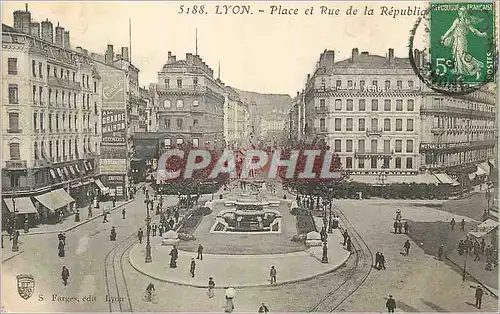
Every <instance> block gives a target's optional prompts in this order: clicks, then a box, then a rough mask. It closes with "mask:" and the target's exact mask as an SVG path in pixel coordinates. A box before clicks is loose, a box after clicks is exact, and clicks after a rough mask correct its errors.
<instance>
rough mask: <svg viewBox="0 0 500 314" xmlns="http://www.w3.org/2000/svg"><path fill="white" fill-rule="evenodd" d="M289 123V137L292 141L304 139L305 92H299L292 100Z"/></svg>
mask: <svg viewBox="0 0 500 314" xmlns="http://www.w3.org/2000/svg"><path fill="white" fill-rule="evenodd" d="M288 123H289V125H290V135H289V139H290V141H291V143H298V142H300V141H302V140H303V139H304V126H305V108H304V93H303V92H297V96H295V98H294V99H293V100H292V108H291V109H290V115H289V120H288Z"/></svg>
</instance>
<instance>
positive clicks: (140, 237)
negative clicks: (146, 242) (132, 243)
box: [137, 228, 144, 244]
mask: <svg viewBox="0 0 500 314" xmlns="http://www.w3.org/2000/svg"><path fill="white" fill-rule="evenodd" d="M137 237H138V238H139V244H142V238H143V237H144V232H143V231H142V228H139V231H137Z"/></svg>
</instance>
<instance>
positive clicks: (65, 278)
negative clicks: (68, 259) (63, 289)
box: [61, 266, 69, 286]
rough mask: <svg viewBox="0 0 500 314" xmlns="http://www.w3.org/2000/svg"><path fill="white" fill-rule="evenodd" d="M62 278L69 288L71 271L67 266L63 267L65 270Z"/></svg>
mask: <svg viewBox="0 0 500 314" xmlns="http://www.w3.org/2000/svg"><path fill="white" fill-rule="evenodd" d="M61 278H62V280H63V283H64V285H65V286H67V285H68V278H69V269H68V268H66V266H63V268H62V272H61Z"/></svg>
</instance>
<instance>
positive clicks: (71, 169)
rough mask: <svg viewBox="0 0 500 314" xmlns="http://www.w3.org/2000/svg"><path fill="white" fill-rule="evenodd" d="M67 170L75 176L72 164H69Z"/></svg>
mask: <svg viewBox="0 0 500 314" xmlns="http://www.w3.org/2000/svg"><path fill="white" fill-rule="evenodd" d="M69 171H70V172H71V174H72V175H74V176H76V172H75V168H74V167H73V166H69Z"/></svg>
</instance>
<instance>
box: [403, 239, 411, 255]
mask: <svg viewBox="0 0 500 314" xmlns="http://www.w3.org/2000/svg"><path fill="white" fill-rule="evenodd" d="M410 246H411V245H410V240H406V242H405V244H404V249H405V255H406V256H408V255H410Z"/></svg>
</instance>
